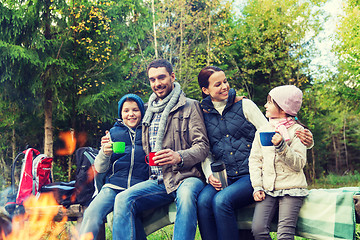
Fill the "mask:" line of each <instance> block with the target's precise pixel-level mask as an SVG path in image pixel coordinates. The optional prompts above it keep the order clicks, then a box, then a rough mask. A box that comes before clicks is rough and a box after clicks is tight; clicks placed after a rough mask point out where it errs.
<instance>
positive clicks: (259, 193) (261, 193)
mask: <svg viewBox="0 0 360 240" xmlns="http://www.w3.org/2000/svg"><path fill="white" fill-rule="evenodd" d="M264 199H265V193H264V191H257V192H256V193H254V200H255V201H256V202H261V201H262V200H264Z"/></svg>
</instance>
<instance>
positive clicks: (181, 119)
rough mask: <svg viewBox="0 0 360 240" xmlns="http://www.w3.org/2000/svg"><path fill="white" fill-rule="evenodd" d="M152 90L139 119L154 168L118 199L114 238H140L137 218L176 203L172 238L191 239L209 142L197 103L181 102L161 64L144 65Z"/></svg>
mask: <svg viewBox="0 0 360 240" xmlns="http://www.w3.org/2000/svg"><path fill="white" fill-rule="evenodd" d="M147 73H148V76H149V81H150V86H151V89H152V90H153V93H152V95H151V96H150V99H149V102H148V108H147V110H146V113H145V116H144V119H143V128H142V142H143V148H144V151H145V153H146V154H149V153H150V152H156V153H155V156H154V158H153V160H154V162H155V164H156V165H157V166H150V168H151V170H150V178H149V179H148V180H147V181H144V182H141V183H139V184H137V185H135V186H133V187H131V188H129V189H127V190H126V191H124V192H122V193H120V194H118V195H117V197H116V199H115V202H116V204H115V207H114V222H113V239H122V240H123V239H139V238H144V237H143V236H145V235H142V234H140V233H139V232H140V229H139V225H138V224H139V221H138V219H139V215H140V214H141V213H142V212H143V211H144V210H148V209H152V208H158V207H161V206H164V205H167V204H170V203H172V202H173V201H174V200H175V202H176V209H177V212H176V220H175V225H174V234H173V239H175V240H178V239H194V238H195V233H196V226H197V210H196V206H197V205H196V201H197V196H198V194H199V193H200V191H201V190H202V189H203V187H204V186H205V183H204V181H203V178H202V174H201V171H200V170H199V169H200V166H199V165H200V162H201V161H203V160H204V159H205V157H206V156H207V154H208V152H209V141H208V138H207V134H206V128H205V125H204V121H203V116H202V110H201V108H200V105H199V102H197V101H195V100H192V99H189V98H186V97H185V94H184V93H183V92H182V90H181V87H180V84H179V83H177V82H175V73H174V72H173V69H172V65H171V64H170V63H169V62H168V61H166V60H163V59H159V60H155V61H153V62H151V63H150V64H149V66H148V69H147Z"/></svg>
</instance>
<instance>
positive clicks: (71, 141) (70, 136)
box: [56, 131, 76, 156]
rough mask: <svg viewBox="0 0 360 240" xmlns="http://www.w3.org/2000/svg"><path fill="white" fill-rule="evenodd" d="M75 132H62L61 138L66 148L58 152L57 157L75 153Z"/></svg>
mask: <svg viewBox="0 0 360 240" xmlns="http://www.w3.org/2000/svg"><path fill="white" fill-rule="evenodd" d="M74 135H75V132H74V131H67V132H60V133H59V138H60V139H62V140H63V141H64V143H65V147H64V148H62V149H59V150H57V151H56V155H59V156H66V155H71V154H73V153H74V151H75V148H76V138H75V136H74Z"/></svg>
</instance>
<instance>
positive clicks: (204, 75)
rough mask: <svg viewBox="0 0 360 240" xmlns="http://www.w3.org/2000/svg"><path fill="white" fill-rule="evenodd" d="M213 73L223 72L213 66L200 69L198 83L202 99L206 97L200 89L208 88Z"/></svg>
mask: <svg viewBox="0 0 360 240" xmlns="http://www.w3.org/2000/svg"><path fill="white" fill-rule="evenodd" d="M215 72H223V70H222V69H221V68H219V67H215V66H207V67H204V68H203V69H201V71H200V73H199V75H198V83H199V86H200V89H201V94H202V97H203V98H206V97H207V96H208V95H207V94H205V93H204V92H203V90H202V88H203V87H204V88H208V87H209V78H210V76H211V75H212V74H213V73H215Z"/></svg>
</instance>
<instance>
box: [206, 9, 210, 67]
mask: <svg viewBox="0 0 360 240" xmlns="http://www.w3.org/2000/svg"><path fill="white" fill-rule="evenodd" d="M210 31H211V10H210V9H209V30H208V35H207V45H208V46H207V60H206V65H207V66H209V64H210Z"/></svg>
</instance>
